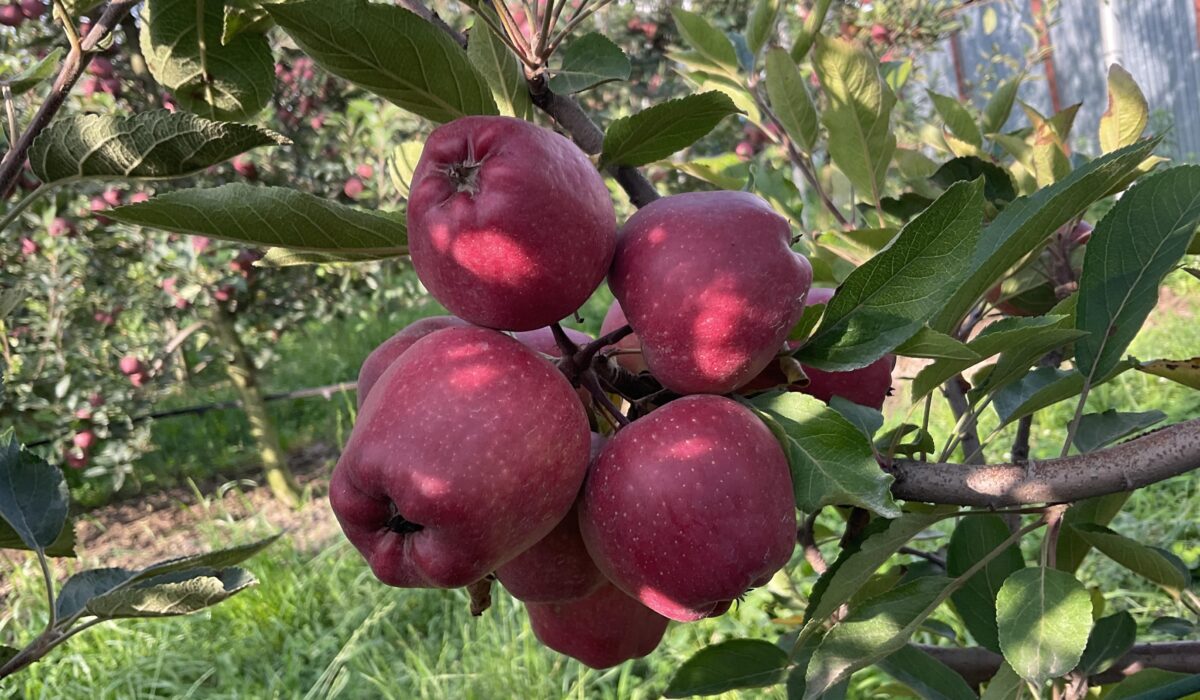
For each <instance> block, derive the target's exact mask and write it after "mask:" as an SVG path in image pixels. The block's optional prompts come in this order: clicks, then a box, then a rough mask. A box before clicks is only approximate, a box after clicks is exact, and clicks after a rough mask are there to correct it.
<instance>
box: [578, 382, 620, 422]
mask: <svg viewBox="0 0 1200 700" xmlns="http://www.w3.org/2000/svg"><path fill="white" fill-rule="evenodd" d="M582 380H583V388H584V389H587V392H588V393H589V394H591V395H592V399H593V400H595V402H596V403H597V404H599V405H600V407H601V408H603V409H604V410H605V412H607V413H608V415H609V416H611V417H612V418H613V419H614V420H616V421H617V426H618V428H624V427H625V426H627V425H629V423H630V420H629V418H628V417H627V416H626V415H625V414H624V413H621V409H619V408H617V407H616V406H614V405H613V402H612V399H610V398H608V393H607V392H605V391H604V389H603V388H602V387H601V386H600V382H599V380H597V379H596V374H595V372H586V373H584V375H583V378H582Z"/></svg>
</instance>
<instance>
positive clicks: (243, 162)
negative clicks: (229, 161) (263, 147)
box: [233, 156, 258, 180]
mask: <svg viewBox="0 0 1200 700" xmlns="http://www.w3.org/2000/svg"><path fill="white" fill-rule="evenodd" d="M233 171H234V172H235V173H237V174H238V175H241V176H242V177H244V178H246V179H247V180H257V179H258V166H256V165H255V164H254V161H252V160H250V159H249V158H247V157H245V156H237V157H235V158H234V159H233Z"/></svg>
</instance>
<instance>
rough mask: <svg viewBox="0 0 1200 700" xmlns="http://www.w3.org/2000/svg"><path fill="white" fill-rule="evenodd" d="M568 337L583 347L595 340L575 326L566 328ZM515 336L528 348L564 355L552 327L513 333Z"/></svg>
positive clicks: (552, 354) (552, 355) (543, 352)
mask: <svg viewBox="0 0 1200 700" xmlns="http://www.w3.org/2000/svg"><path fill="white" fill-rule="evenodd" d="M563 331H565V332H566V334H567V337H568V338H570V339H571V341H572V342H574V343H575V344H576V345H578V346H580V347H582V346H584V345H587V344H588V343H590V342H592V341H593V340H595V338H593V337H592V336H590V335H588V334H587V333H584V332H583V331H577V330H575V329H574V328H564V329H563ZM513 337H514V338H516V339H517V340H519V341H521V344H522V345H524V346H525V347H527V348H530V349H532V350H535V351H537V352H540V353H542V354H543V355H550V356H551V357H562V351H561V350H560V349H559V347H558V341H557V340H555V339H554V331H552V330H550V328H548V327H547V328H539V329H537V330H534V331H521V332H520V333H513Z"/></svg>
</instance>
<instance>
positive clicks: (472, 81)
mask: <svg viewBox="0 0 1200 700" xmlns="http://www.w3.org/2000/svg"><path fill="white" fill-rule="evenodd" d="M263 8H264V9H265V10H266V11H267V12H270V13H271V16H272V17H274V18H275V21H276V22H277V23H278V24H279V26H280V27H282V28H283V30H284V31H285V32H287V33H288V36H290V37H292V39H293V40H294V41H295V42H296V44H297V45H299V46H300V48H301V49H302V50H303V51H304V52H305V53H306V54H308V55H309V56H312V58H313V60H315V61H316V62H317V63H319V64H320V65H321V67H322V68H324V69H325V70H327V71H329V72H330V73H333V74H334V75H337V76H339V77H342V78H345V79H346V80H349V81H350V82H352V83H354V84H356V85H358V86H360V87H362V88H363V89H365V90H369V91H371V92H373V93H375V94H376V95H379V96H380V97H383V98H384V99H386V100H389V101H391V102H393V103H394V104H396V105H398V106H400V107H402V108H403V109H406V110H408V111H410V112H412V113H414V114H417V115H419V116H422V117H425V118H426V119H429V120H430V121H434V122H448V121H452V120H454V119H457V118H459V117H464V116H467V115H471V114H497V113H498V110H497V109H496V101H495V100H494V99H493V98H492V91H491V89H490V88H489V87H488V85H487V81H486V80H484V78H483V76H482V75H480V74H479V71H478V70H476V69H475V66H473V65H472V64H471V61H470V59H468V57H467V53H466V51H464V50H463V48H462V47H461V46H459V45H458V44H456V43H455V42H454V40H453V39H451V38H450V37H449V35H447V34H446V33H445V32H443V31H442V30H440V29H438V28H437V27H435V26H433V25H432V24H430V23H429V22H426V21H425V20H423V19H421V18H420V17H418V16H417V15H415V14H413V13H411V12H409V11H408V10H405V9H403V8H401V7H397V6H394V5H385V4H381V3H370V2H367V0H293V1H292V2H287V3H275V4H270V5H264V6H263Z"/></svg>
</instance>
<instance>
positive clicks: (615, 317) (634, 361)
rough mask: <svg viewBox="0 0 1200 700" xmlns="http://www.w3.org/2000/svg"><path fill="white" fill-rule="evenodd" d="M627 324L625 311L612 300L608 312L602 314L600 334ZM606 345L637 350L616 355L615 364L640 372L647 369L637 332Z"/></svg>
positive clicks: (619, 348) (636, 372) (606, 333)
mask: <svg viewBox="0 0 1200 700" xmlns="http://www.w3.org/2000/svg"><path fill="white" fill-rule="evenodd" d="M627 325H629V321H627V320H626V319H625V312H624V311H622V310H621V303H620V302H618V301H615V300H614V301H613V303H612V306H610V307H608V313H606V314H604V321H602V322H601V323H600V335H608V334H609V333H612V332H613V331H615V330H617V329H618V328H621V327H622V326H627ZM608 347H615V348H617V349H618V350H636V351H637V352H630V353H622V354H620V355H617V364H619V365H621V366H622V367H624V368H625V369H627V370H629V371H630V372H633V373H634V374H640V373H642V372H645V371H646V370H647V369H648V367H646V361H645V360H644V359H642V341H640V340H638V336H637V333H630V334H629V335H627V336H625V337H624V338H622V339H620V340H618V341H617V343H616V345H610V346H608Z"/></svg>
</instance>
